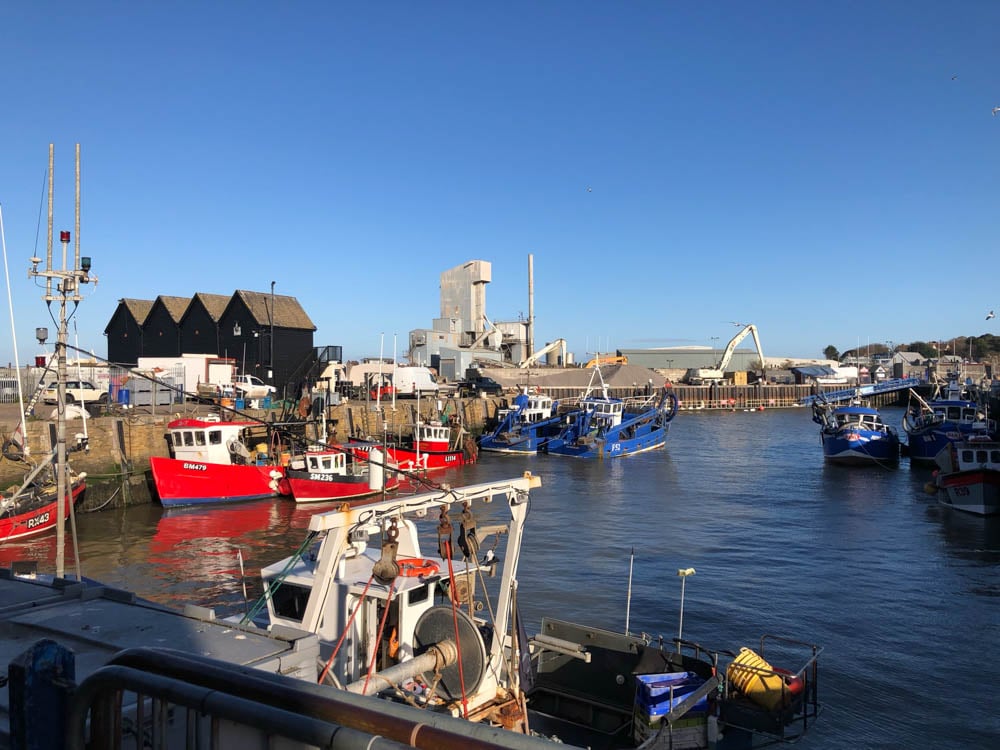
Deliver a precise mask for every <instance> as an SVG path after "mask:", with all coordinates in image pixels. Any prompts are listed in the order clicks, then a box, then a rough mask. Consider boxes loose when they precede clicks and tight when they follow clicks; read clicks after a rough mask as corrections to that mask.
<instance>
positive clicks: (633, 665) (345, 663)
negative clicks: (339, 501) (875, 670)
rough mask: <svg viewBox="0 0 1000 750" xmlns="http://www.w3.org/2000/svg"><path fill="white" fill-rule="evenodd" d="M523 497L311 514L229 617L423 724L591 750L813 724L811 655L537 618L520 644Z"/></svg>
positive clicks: (473, 491)
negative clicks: (285, 554) (438, 720)
mask: <svg viewBox="0 0 1000 750" xmlns="http://www.w3.org/2000/svg"><path fill="white" fill-rule="evenodd" d="M539 486H540V480H539V479H538V478H537V477H533V476H531V475H530V474H525V475H524V476H522V477H519V478H516V479H511V480H497V481H494V482H489V483H485V484H480V485H472V486H468V487H455V488H444V489H442V490H440V491H435V492H430V493H425V494H422V495H415V496H410V497H407V498H406V500H405V502H401V501H400V500H398V499H393V500H385V501H380V502H375V503H370V504H367V505H365V507H364V508H359V509H344V510H337V511H330V512H327V513H319V514H315V515H314V516H313V517H312V519H311V521H310V524H309V539H308V542H309V544H308V545H303V546H302V548H300V549H299V551H298V552H297V553H296V554H294V555H292V556H291V557H289V558H287V559H285V560H282V561H280V562H276V563H274V564H272V565H269V566H267V567H265V568H264V569H263V571H262V577H263V584H264V587H265V593H264V595H263V596H262V597H261V599H260V601H259V602H258V603H257V605H255V607H254V608H253V609H252V610H250V611H248V613H247V614H246V616H245V617H244V618H242V619H243V621H244V623H247V622H250V621H251V620H254V619H255V618H256V616H257V615H259V614H261V613H263V611H264V608H265V607H266V613H267V620H268V623H269V625H270V626H289V627H292V628H295V629H296V630H304V631H307V632H312V633H316V634H317V635H318V636H319V638H320V641H321V649H320V651H321V658H322V662H323V664H324V666H323V669H322V673H321V676H320V682H323V683H327V684H331V685H335V686H337V687H338V688H341V689H344V690H347V691H349V692H352V693H357V694H361V695H372V696H378V697H380V698H382V699H385V700H388V701H393V702H397V703H406V704H409V705H411V706H416V707H418V708H424V709H426V710H427V711H428V712H429V716H428V719H427V721H428V723H431V722H432V721H433V719H432V717H433V716H434V715H435V714H451V715H453V716H459V717H462V718H465V719H468V720H469V721H470V722H475V723H479V724H486V725H488V726H491V727H503V728H505V729H509V730H513V731H516V732H521V733H530V734H533V735H536V736H542V737H553V736H558V738H559V740H560V741H562V742H568V743H570V744H572V745H574V746H580V747H594V748H597V747H601V748H614V747H622V748H625V747H638V746H639V745H642V744H643V743H645V742H647V741H648V740H649V739H650V738H651V737H652V736H653V735H658V739H657V742H658V743H662V742H669V743H670V744H669V746H671V747H707V746H709V745H708V741H709V738H711V739H712V741H713V742H716V741H719V742H720V744H718V745H717V747H719V748H726V747H749V746H751V742H750V740H751V735H753V734H760V733H762V734H763V735H765V736H767V737H769V738H770V739H772V740H773V739H774V738H781V739H785V740H791V739H794V738H795V737H796V736H800V735H801V734H802V733H803V732H804V731H805V729H806V728H807V726H811V725H812V724H813V722H814V720H815V718H816V717H817V716H818V714H819V698H818V667H819V663H818V656H819V654H820V652H821V650H822V649H820V648H819V647H818V646H813V645H810V644H805V643H803V642H801V641H790V640H786V639H778V638H772V637H767V638H764V639H761V641H760V646H759V647H757V649H756V650H754V651H751V650H749V649H742V650H740V653H739V655H737V654H736V653H735V652H734V651H723V650H717V649H714V650H713V649H709V648H706V647H703V646H701V645H699V644H697V643H695V642H693V641H689V640H682V639H681V638H680V637H678V638H675V639H672V640H671V639H664V638H663V637H660V638H659V639H656V638H654V637H652V636H648V635H633V634H630V633H629V632H627V630H626V632H624V633H621V632H618V633H615V632H611V631H608V630H605V629H601V628H596V627H591V626H586V625H579V624H573V623H567V622H564V621H561V620H557V619H553V618H551V617H546V618H543V620H542V625H541V630H540V632H538V633H537V634H536V635H534V636H531V637H528V635H527V628H526V626H525V623H524V621H523V619H522V615H521V610H520V608H519V600H524V599H525V597H527V596H529V594H528V592H526V591H524V590H523V589H522V588H519V587H518V585H517V567H518V562H519V556H520V546H521V541H522V539H523V533H524V526H525V521H526V518H527V513H528V510H529V508H530V506H531V504H530V502H529V494H530V491H531V489H533V488H535V487H539ZM504 507H506V513H504V514H501V513H500V511H501V510H502V509H503V508H504ZM478 514H481V515H482V516H483V518H482V520H486V519H487V517H488V520H489V522H490V525H489V526H486V525H483V524H480V523H479V519H477V515H478ZM498 522H499V523H498ZM428 524H430V528H427V525H428ZM421 526H423V529H421V528H420V527H421ZM435 536H436V540H437V545H436V549H435V550H434V551H427V550H425V548H424V544H425V543H426V540H428V539H433V538H434V537H435ZM690 572H694V571H693V570H691V571H690ZM765 649H766V650H765ZM747 652H749V653H747ZM765 659H766V661H765ZM778 663H781V664H785V665H789V664H791V665H792V667H793V669H791V670H782V669H780V668H779V667H777V666H772V664H778ZM720 728H721V729H723V730H724V731H723V732H722V734H721V738H720V735H719V732H718V731H717V730H719V729H720ZM469 731H470V736H472V732H473V730H472V729H470V730H469ZM476 736H477V737H478V736H480V735H476ZM512 739H513V738H512ZM490 741H491V742H492V743H494V744H495V745H496V746H505V745H506V743H505V742H504V736H503V735H502V734H493V735H492V736H491V739H490ZM511 746H513V745H511ZM643 746H646V745H643ZM656 746H660V745H659V744H657V745H656ZM662 746H664V747H666V746H668V745H662Z"/></svg>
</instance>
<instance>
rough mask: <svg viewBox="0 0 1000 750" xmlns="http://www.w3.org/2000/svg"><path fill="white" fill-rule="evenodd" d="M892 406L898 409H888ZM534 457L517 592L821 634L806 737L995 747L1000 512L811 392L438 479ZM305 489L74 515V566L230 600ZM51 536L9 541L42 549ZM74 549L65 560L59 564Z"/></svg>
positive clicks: (666, 616)
mask: <svg viewBox="0 0 1000 750" xmlns="http://www.w3.org/2000/svg"><path fill="white" fill-rule="evenodd" d="M884 413H885V414H886V416H887V418H888V419H889V420H890V421H891V422H892V423H894V424H898V422H899V418H900V417H901V412H898V411H894V410H885V412H884ZM525 469H530V470H531V471H532V472H534V473H536V474H538V475H540V476H541V477H542V480H543V485H544V486H543V487H542V489H540V490H536V491H534V492H533V493H532V504H531V511H530V513H529V516H528V526H527V529H526V534H525V542H524V547H523V550H522V558H521V566H520V580H521V584H520V589H519V592H520V593H519V601H520V603H521V605H522V607H523V608H524V610H525V612H526V614H527V615H528V617H529V622H531V623H534V624H537V622H538V621H539V619H540V618H541V616H542V615H543V614H551V615H552V616H556V617H561V618H563V619H570V620H576V621H580V622H585V623H588V624H593V625H599V626H603V627H607V628H609V629H624V624H625V603H626V593H625V592H626V587H627V580H628V567H629V553H630V550H631V549H633V548H634V549H635V571H634V578H633V596H632V607H631V623H630V629H631V630H632V631H633V632H636V631H640V630H641V631H645V632H647V633H652V634H660V633H662V634H664V635H665V636H667V637H671V636H672V635H674V634H676V631H677V624H678V610H679V601H680V586H679V579H678V578H677V576H676V571H677V569H678V568H682V567H694V568H695V569H696V570H697V574H696V575H695V576H694V577H692V578H689V579H688V581H687V586H686V592H685V612H684V635H685V637H687V638H691V639H693V640H697V641H700V642H702V643H704V644H706V645H710V646H717V647H722V648H736V647H738V646H740V645H750V646H752V645H754V643H755V641H756V639H757V638H758V637H759V636H760V634H762V633H765V632H767V633H775V634H780V635H788V636H792V637H799V638H801V639H802V640H807V641H811V642H815V643H818V644H820V645H822V646H824V648H825V651H824V654H823V656H822V658H821V675H820V679H821V683H820V690H821V696H822V698H823V700H824V703H825V705H826V711H825V713H824V714H823V716H822V718H821V720H820V723H819V724H818V725H816V726H815V727H814V729H813V730H812V731H811V733H810V734H809V735H808V736H807V737H806V739H805V740H804V742H803V744H802V746H803V747H808V748H861V747H865V748H924V747H942V748H950V747H954V748H968V747H982V748H987V747H989V748H993V747H998V746H1000V718H998V716H997V712H996V706H997V695H998V694H1000V678H998V677H997V669H998V667H997V660H998V658H1000V653H998V651H1000V649H998V646H1000V635H998V633H1000V574H998V570H1000V521H987V520H984V519H982V518H978V517H974V516H966V515H962V514H958V513H956V512H954V511H951V510H949V509H947V508H943V507H940V506H938V505H937V504H936V501H935V499H934V498H933V497H932V496H930V495H927V494H926V493H925V492H924V491H923V485H924V483H925V482H926V481H927V480H928V479H929V478H930V472H929V470H919V469H914V470H911V469H910V466H909V464H908V463H907V462H906V461H905V459H904V461H903V462H902V463H901V465H900V468H899V469H898V470H891V471H890V470H883V469H877V468H876V469H866V468H838V467H832V466H826V465H825V464H824V462H823V459H822V449H821V447H820V443H819V434H818V428H817V427H816V425H815V424H813V422H812V421H811V419H810V416H809V412H808V410H806V409H793V410H781V411H770V412H763V413H745V412H736V413H712V414H707V413H696V412H683V413H681V415H680V416H679V417H678V419H677V420H676V422H675V423H674V428H673V430H672V432H671V436H670V440H669V445H668V447H667V449H666V450H663V451H656V452H653V453H650V454H646V455H641V456H635V457H632V458H628V459H622V460H617V461H609V462H605V463H600V462H593V463H589V462H582V461H578V460H573V459H559V458H556V457H547V456H539V457H531V458H513V457H506V456H491V455H486V456H485V457H484V458H483V461H482V462H481V463H480V464H479V465H477V466H473V467H467V468H465V469H462V470H460V471H458V472H454V473H450V474H448V475H447V476H442V477H441V480H442V481H449V482H451V483H453V484H466V483H472V482H480V481H486V480H489V479H493V478H500V477H513V476H516V475H518V474H520V473H521V472H522V471H524V470H525ZM314 510H315V508H308V507H307V508H297V507H295V505H294V503H291V502H288V501H275V502H263V503H250V504H243V505H232V506H227V507H225V508H219V509H216V510H210V511H205V510H196V511H193V512H192V511H184V512H179V513H178V512H176V511H172V512H170V513H164V511H163V510H162V509H161V508H160V507H159V506H143V507H137V508H131V509H128V510H125V511H113V512H99V513H92V514H87V515H83V516H81V517H80V518H79V519H78V527H79V535H80V538H81V540H82V541H81V558H82V560H83V573H84V575H87V576H90V577H93V578H96V579H99V580H103V581H105V582H107V583H108V584H111V585H116V586H120V587H123V588H128V589H130V590H133V591H135V592H136V593H138V594H139V595H141V596H146V597H148V598H151V599H154V600H157V601H160V602H164V603H167V604H181V603H184V602H195V603H198V604H203V605H212V606H216V607H217V608H218V609H219V610H220V613H222V614H228V613H230V612H235V611H242V608H243V593H242V586H241V579H240V569H239V562H238V557H237V554H236V550H237V548H238V549H239V550H240V551H241V552H242V556H243V559H244V564H245V566H246V571H247V575H248V578H249V580H248V583H247V585H248V588H249V592H250V596H251V597H252V596H255V595H256V594H257V593H258V592H259V585H258V583H257V581H256V580H254V578H253V576H255V575H256V572H257V571H258V570H259V568H260V567H261V566H262V565H264V564H268V563H271V562H274V561H276V560H278V559H280V558H282V557H285V556H287V555H288V554H291V552H292V551H293V549H294V548H295V547H296V546H297V545H298V544H299V543H300V542H301V541H302V539H303V538H304V533H305V528H306V526H307V524H308V521H309V516H310V514H311V513H312V512H313V511H314ZM54 544H55V540H54V536H53V537H51V538H46V539H41V540H37V541H35V542H33V543H30V544H25V545H21V546H20V547H16V548H14V549H5V550H0V554H2V556H3V558H2V559H3V561H6V560H7V559H10V558H11V557H21V558H24V557H34V558H36V559H39V560H40V561H41V566H42V568H43V569H47V570H51V569H52V568H53V561H54V558H55V553H54ZM70 568H71V566H69V565H68V566H67V569H70Z"/></svg>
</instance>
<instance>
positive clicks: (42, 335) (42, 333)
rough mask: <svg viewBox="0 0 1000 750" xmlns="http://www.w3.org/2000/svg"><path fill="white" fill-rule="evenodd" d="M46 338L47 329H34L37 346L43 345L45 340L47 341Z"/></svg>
mask: <svg viewBox="0 0 1000 750" xmlns="http://www.w3.org/2000/svg"><path fill="white" fill-rule="evenodd" d="M48 337H49V329H48V328H36V329H35V338H36V339H38V343H39V344H44V343H45V339H47V338H48Z"/></svg>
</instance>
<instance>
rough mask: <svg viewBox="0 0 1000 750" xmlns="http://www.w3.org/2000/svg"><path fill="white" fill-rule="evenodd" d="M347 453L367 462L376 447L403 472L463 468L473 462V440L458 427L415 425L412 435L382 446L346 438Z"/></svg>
mask: <svg viewBox="0 0 1000 750" xmlns="http://www.w3.org/2000/svg"><path fill="white" fill-rule="evenodd" d="M346 447H347V450H348V451H350V452H351V453H352V454H353V455H354V456H355V457H357V458H362V459H367V457H368V453H369V452H370V451H371V450H372V449H374V448H378V449H379V450H382V451H384V452H385V456H386V460H387V461H388V462H389V463H390V464H393V465H394V466H396V467H398V468H399V469H401V470H402V471H436V470H438V469H450V468H453V467H456V466H464V465H465V464H471V463H474V462H475V461H476V458H477V448H476V441H475V440H474V439H473V438H472V436H471V435H469V433H467V432H466V431H465V430H463V429H462V428H461V427H455V428H452V427H450V426H448V425H440V424H427V423H425V422H420V423H418V424H417V425H416V426H415V427H414V430H413V434H412V435H410V436H407V437H401V436H400V437H397V438H396V439H395V440H393V441H387V442H386V443H385V444H383V443H381V442H380V441H377V440H374V439H371V438H357V437H352V438H349V439H348V443H347V446H346Z"/></svg>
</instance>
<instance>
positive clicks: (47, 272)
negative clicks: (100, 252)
mask: <svg viewBox="0 0 1000 750" xmlns="http://www.w3.org/2000/svg"><path fill="white" fill-rule="evenodd" d="M54 154H55V147H54V146H53V144H51V143H50V144H49V215H48V218H49V226H48V242H47V249H46V259H45V260H46V263H45V268H44V270H39V268H38V266H39V264H40V263H41V262H42V259H41V258H36V257H32V258H30V263H31V268H30V269H29V270H28V277H29V278H31V277H33V276H34V277H42V278H44V279H45V297H44V298H43V299H44V300H45V302H46V304H47V305H51V304H52V303H53V302H58V303H59V333H58V337H57V340H56V373H57V375H56V377H57V378H58V383H59V390H58V393H59V397H58V405H57V407H56V416H57V420H56V497H57V504H56V508H57V511H56V512H57V515H58V519H57V521H56V577H57V578H62V577H64V574H65V549H64V547H65V543H66V515H67V511H68V510H69V506H64V503H70V502H72V501H71V499H70V495H71V494H72V483H71V480H70V476H69V464H68V463H67V461H66V340H67V338H68V335H67V325H66V303H67V302H74V303H79V302H80V301H81V300H82V299H83V297H82V296H81V294H80V285H81V284H88V283H90V282H93V283H94V284H97V277H96V276H91V275H90V258H89V257H88V256H83V257H81V256H80V144H79V143H78V144H76V222H75V228H76V250H75V252H74V256H73V262H72V265H70V263H69V258H68V254H69V243H70V233H69V232H60V233H59V241H60V242H61V243H62V251H63V252H62V268H61V269H57V268H55V267H54V265H53V262H52V208H53V200H52V199H53V188H52V182H53V176H54V171H55V170H54ZM53 289H54V291H53ZM84 407H86V402H84ZM76 568H77V570H76V575H77V578H78V579H79V578H80V561H79V559H77V560H76Z"/></svg>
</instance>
